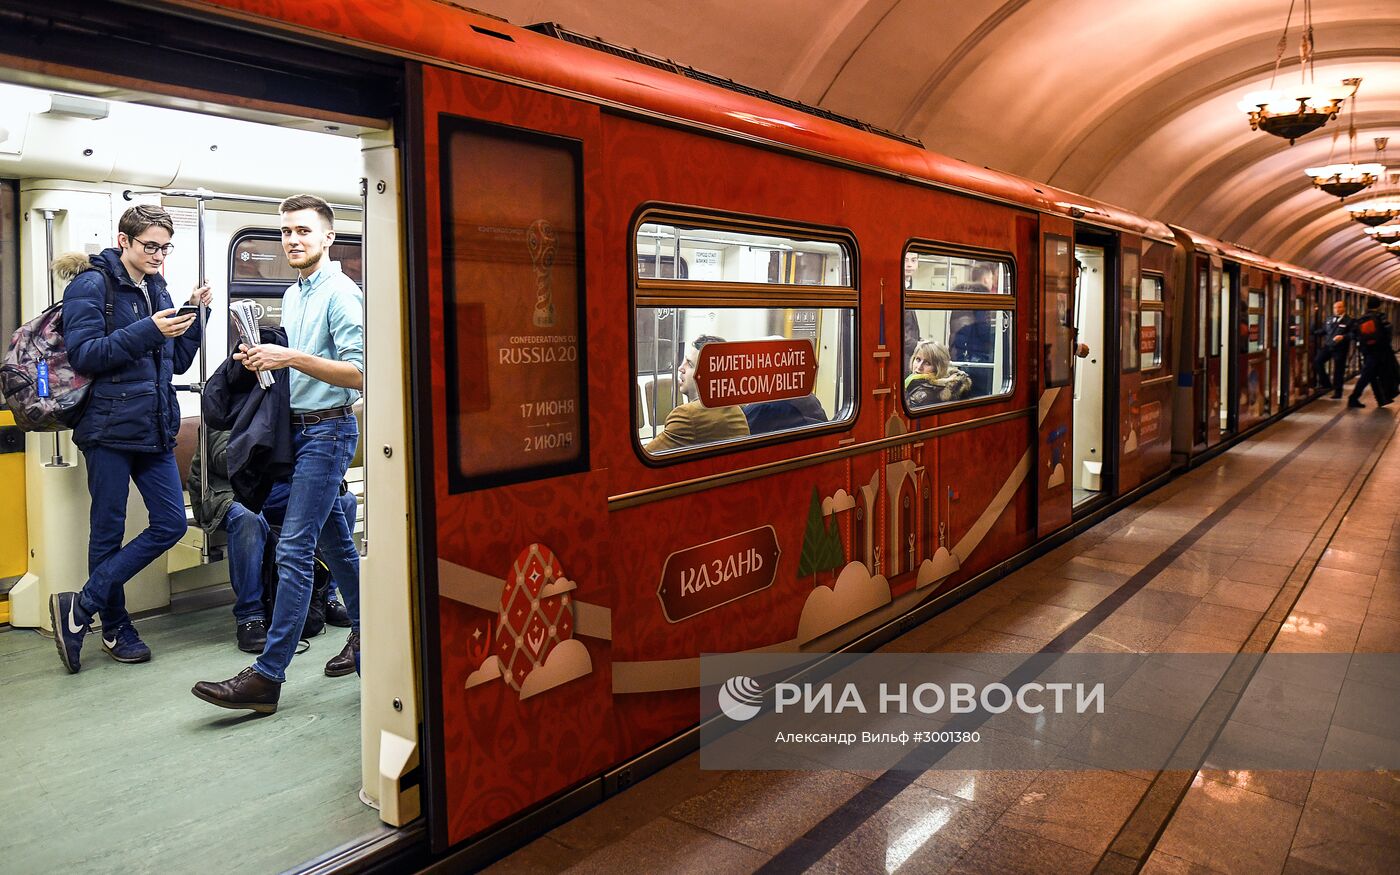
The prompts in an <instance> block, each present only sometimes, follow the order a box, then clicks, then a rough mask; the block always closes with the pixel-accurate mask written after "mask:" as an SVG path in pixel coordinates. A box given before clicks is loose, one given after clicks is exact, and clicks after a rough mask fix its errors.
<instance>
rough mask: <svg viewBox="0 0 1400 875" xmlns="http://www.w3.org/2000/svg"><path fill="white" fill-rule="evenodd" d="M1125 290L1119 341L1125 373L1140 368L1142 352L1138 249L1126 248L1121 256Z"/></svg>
mask: <svg viewBox="0 0 1400 875" xmlns="http://www.w3.org/2000/svg"><path fill="white" fill-rule="evenodd" d="M1121 264H1122V271H1123V276H1122V282H1121V283H1120V285H1119V288H1121V289H1122V290H1123V301H1122V309H1121V314H1120V316H1121V320H1122V321H1121V323H1120V325H1119V334H1118V341H1119V344H1120V349H1121V350H1122V352H1121V354H1120V357H1121V362H1122V370H1123V373H1131V372H1134V371H1136V370H1138V367H1139V365H1138V362H1139V360H1140V359H1141V353H1139V352H1138V344H1139V330H1140V329H1141V327H1142V275H1141V273H1140V272H1139V266H1140V264H1141V254H1140V253H1139V252H1138V251H1137V250H1136V249H1127V248H1125V249H1124V250H1123V253H1122V258H1121Z"/></svg>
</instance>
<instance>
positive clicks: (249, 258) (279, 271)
mask: <svg viewBox="0 0 1400 875" xmlns="http://www.w3.org/2000/svg"><path fill="white" fill-rule="evenodd" d="M231 248H232V253H231V264H232V267H231V269H230V271H229V273H230V279H231V280H232V281H233V282H235V283H259V284H261V283H266V284H268V285H274V286H277V287H279V288H282V289H285V288H286V287H287V286H289V285H291V284H292V283H294V282H296V280H297V272H296V269H295V268H293V267H292V266H291V265H290V264H288V263H287V256H286V253H284V252H283V251H282V237H281V234H280V232H278V231H277V230H276V229H274V228H266V229H264V228H258V229H256V230H248V231H240V232H239V233H238V236H237V237H235V238H234V242H233V246H232V247H231ZM330 257H331V261H338V262H340V269H341V270H343V271H344V272H345V275H346V276H348V277H350V279H352V280H354V281H355V282H356V283H359V284H360V285H361V286H363V285H364V283H365V278H364V263H363V261H362V258H361V255H360V238H359V237H358V236H354V235H348V236H347V235H345V234H338V235H336V241H335V242H334V243H332V244H331V251H330Z"/></svg>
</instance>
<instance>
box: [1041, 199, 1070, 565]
mask: <svg viewBox="0 0 1400 875" xmlns="http://www.w3.org/2000/svg"><path fill="white" fill-rule="evenodd" d="M1040 221H1041V227H1040V251H1041V286H1040V291H1041V301H1040V304H1041V319H1040V325H1041V331H1042V337H1041V346H1042V349H1043V350H1044V358H1043V361H1042V363H1041V381H1042V384H1041V394H1040V405H1039V411H1038V418H1037V419H1038V422H1039V430H1038V434H1037V441H1036V455H1037V464H1036V472H1037V474H1036V481H1037V486H1038V489H1037V503H1038V507H1037V514H1036V530H1037V532H1038V534H1039V536H1040V537H1045V536H1047V535H1049V534H1051V533H1052V532H1055V531H1057V530H1058V529H1060V528H1063V527H1064V526H1066V525H1068V524H1069V523H1070V522H1071V520H1072V519H1073V509H1074V494H1073V491H1072V490H1073V486H1072V484H1071V482H1070V478H1069V476H1068V471H1069V469H1070V467H1071V465H1072V461H1071V455H1070V453H1071V450H1072V442H1071V439H1070V429H1071V428H1072V427H1073V424H1074V408H1075V405H1074V391H1075V386H1074V369H1075V364H1076V363H1077V362H1078V361H1079V359H1078V358H1076V357H1075V354H1074V352H1075V350H1074V347H1075V339H1074V326H1075V324H1076V323H1075V318H1076V314H1075V305H1076V300H1075V299H1076V289H1075V277H1076V275H1077V271H1076V270H1075V267H1074V262H1075V259H1074V224H1073V223H1072V222H1070V221H1069V220H1068V219H1063V218H1060V217H1056V216H1042V217H1041V220H1040Z"/></svg>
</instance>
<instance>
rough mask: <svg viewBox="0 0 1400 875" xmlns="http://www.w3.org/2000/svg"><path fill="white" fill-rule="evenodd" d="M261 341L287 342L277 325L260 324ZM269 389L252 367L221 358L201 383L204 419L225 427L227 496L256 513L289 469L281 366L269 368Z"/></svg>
mask: <svg viewBox="0 0 1400 875" xmlns="http://www.w3.org/2000/svg"><path fill="white" fill-rule="evenodd" d="M262 342H263V343H277V344H282V345H285V344H286V343H287V333H286V332H285V331H283V330H282V329H280V328H264V329H262ZM271 373H272V376H273V384H272V387H271V388H269V389H263V388H262V387H261V386H259V385H258V379H257V376H256V375H255V374H253V372H252V371H249V370H248V369H247V368H245V367H243V365H242V364H240V363H239V362H236V361H234V360H233V358H232V357H230V358H228V359H226V360H225V361H224V363H223V364H221V365H219V367H218V370H216V371H214V373H213V375H212V376H210V378H209V382H208V383H207V384H206V385H205V387H204V424H205V425H206V426H207V427H209V428H217V429H225V430H227V431H228V432H229V439H228V451H227V453H226V455H225V457H224V462H225V465H226V466H227V470H228V479H229V483H230V484H231V485H232V487H233V496H234V498H236V499H237V500H238V503H239V504H242V505H243V506H244V507H246V508H248V509H249V510H251V511H253V512H254V513H257V512H259V511H261V510H262V506H263V503H264V502H266V501H267V494H268V493H269V492H270V491H272V484H274V483H276V482H277V481H278V480H285V479H287V478H288V477H290V476H291V475H292V463H293V461H294V460H295V457H294V454H293V451H292V403H291V390H290V383H289V382H288V379H287V371H286V370H285V369H283V370H278V371H272V372H271Z"/></svg>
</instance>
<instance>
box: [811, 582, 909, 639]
mask: <svg viewBox="0 0 1400 875" xmlns="http://www.w3.org/2000/svg"><path fill="white" fill-rule="evenodd" d="M889 603H890V582H889V581H888V580H886V579H885V578H884V575H879V574H877V575H875V576H874V577H871V576H870V572H869V571H868V570H867V569H866V567H865V565H864V564H862V563H860V562H851V563H848V564H847V565H846V567H845V568H843V569H841V573H840V574H839V575H838V576H837V578H836V585H835V586H833V587H826V586H819V587H817V588H816V589H814V590H812V594H811V595H809V596H807V603H806V604H805V605H803V606H802V618H801V619H800V620H798V621H797V642H798V643H799V644H806V643H807V642H808V641H811V640H812V639H814V638H820V637H821V636H822V635H825V634H826V633H828V632H830V631H831V630H833V629H836V628H838V627H840V626H844V625H846V624H847V623H849V622H851V621H852V620H855V619H858V618H860V617H863V616H865V615H866V614H868V613H870V612H871V611H873V610H875V609H876V608H881V607H884V606H885V605H887V604H889Z"/></svg>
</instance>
